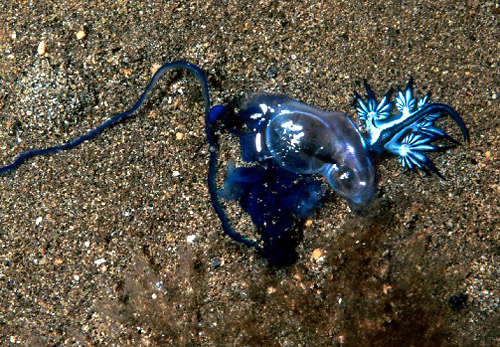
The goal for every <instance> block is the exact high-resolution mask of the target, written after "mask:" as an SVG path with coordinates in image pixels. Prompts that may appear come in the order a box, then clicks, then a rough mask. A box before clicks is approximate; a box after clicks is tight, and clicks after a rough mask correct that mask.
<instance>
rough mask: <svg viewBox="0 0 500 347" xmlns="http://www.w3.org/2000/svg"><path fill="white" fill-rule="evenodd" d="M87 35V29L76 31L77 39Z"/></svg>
mask: <svg viewBox="0 0 500 347" xmlns="http://www.w3.org/2000/svg"><path fill="white" fill-rule="evenodd" d="M85 36H87V34H86V33H85V31H83V30H80V31H78V32H77V33H76V39H77V40H82V39H84V38H85Z"/></svg>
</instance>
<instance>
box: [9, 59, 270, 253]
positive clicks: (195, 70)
mask: <svg viewBox="0 0 500 347" xmlns="http://www.w3.org/2000/svg"><path fill="white" fill-rule="evenodd" d="M173 69H183V70H188V71H189V72H191V73H192V74H193V75H194V77H196V79H197V80H198V82H200V85H201V89H202V93H203V99H204V101H205V107H204V111H205V133H206V136H207V140H208V144H209V149H210V156H209V168H208V178H207V183H208V191H209V194H210V199H211V202H212V205H213V207H214V210H215V212H216V214H217V216H218V217H219V219H220V221H221V224H222V228H223V230H224V232H225V233H226V234H227V235H229V236H230V237H231V238H233V239H234V240H235V241H237V242H240V243H243V244H245V245H247V246H249V247H253V248H256V249H257V250H258V251H260V247H259V246H258V245H257V243H256V242H254V241H252V240H250V239H248V238H246V237H244V236H242V235H240V234H239V233H237V232H236V231H234V229H233V228H232V227H231V225H230V223H229V220H228V218H227V215H226V213H225V212H224V210H223V208H222V206H221V204H220V202H219V196H218V194H217V185H216V181H215V180H216V171H217V169H216V166H217V150H216V141H215V136H214V132H213V129H212V125H213V124H214V123H215V121H216V120H217V116H218V113H220V112H221V111H222V110H223V108H222V106H215V107H214V109H213V111H212V112H211V111H210V94H209V90H208V83H207V78H206V76H205V73H204V72H203V70H202V69H200V68H199V67H198V66H196V65H193V64H191V63H188V62H186V61H175V62H171V63H166V64H164V65H162V66H161V67H160V68H159V69H158V70H157V71H156V72H155V74H154V75H153V77H152V78H151V80H150V81H149V83H148V84H147V86H146V88H145V89H144V91H143V92H142V94H141V95H140V97H139V99H138V100H137V101H136V102H135V104H134V105H133V106H132V107H131V108H129V109H128V110H126V111H124V112H122V113H119V114H117V115H115V116H113V117H111V118H109V119H108V120H106V121H105V122H104V123H102V124H101V125H99V126H98V127H96V128H95V129H93V130H90V131H89V132H87V133H86V134H85V135H82V136H80V137H78V138H76V139H74V140H71V141H69V142H67V143H65V144H62V145H57V146H52V147H47V148H43V149H32V150H29V151H26V152H23V153H21V154H20V155H19V156H18V157H17V158H16V160H14V162H13V163H11V164H8V165H6V166H3V167H1V168H0V175H2V174H6V173H8V172H10V171H13V170H15V169H16V168H18V167H19V166H20V165H21V164H23V163H24V162H25V161H26V160H27V159H29V158H31V157H36V156H41V155H48V154H52V153H55V152H59V151H63V150H68V149H72V148H75V147H77V146H78V145H80V144H81V143H83V142H85V141H88V140H90V139H92V138H93V137H94V136H96V135H97V134H99V133H100V132H102V131H103V130H104V129H106V128H108V127H110V126H112V125H114V124H116V123H117V122H119V121H121V120H123V119H125V118H127V117H129V116H130V115H132V114H133V113H135V112H136V111H137V110H138V109H139V107H141V105H142V104H143V103H144V101H145V100H146V97H147V95H148V94H149V92H150V91H151V90H152V89H153V87H154V86H155V85H156V83H157V82H158V80H159V79H160V77H162V76H163V75H164V74H165V73H167V72H168V71H170V70H173ZM221 108H222V109H221Z"/></svg>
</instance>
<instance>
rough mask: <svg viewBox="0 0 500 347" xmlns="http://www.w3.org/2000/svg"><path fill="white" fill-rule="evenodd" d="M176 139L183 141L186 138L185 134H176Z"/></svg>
mask: <svg viewBox="0 0 500 347" xmlns="http://www.w3.org/2000/svg"><path fill="white" fill-rule="evenodd" d="M175 138H176V139H177V140H182V139H183V138H184V134H183V133H176V134H175Z"/></svg>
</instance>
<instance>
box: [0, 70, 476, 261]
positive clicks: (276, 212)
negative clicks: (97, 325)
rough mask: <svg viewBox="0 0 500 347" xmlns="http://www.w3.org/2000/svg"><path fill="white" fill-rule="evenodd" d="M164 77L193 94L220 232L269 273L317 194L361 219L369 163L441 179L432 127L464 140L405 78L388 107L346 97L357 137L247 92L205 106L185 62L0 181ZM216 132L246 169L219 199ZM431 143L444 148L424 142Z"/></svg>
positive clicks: (342, 122) (368, 190) (328, 120)
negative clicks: (177, 74)
mask: <svg viewBox="0 0 500 347" xmlns="http://www.w3.org/2000/svg"><path fill="white" fill-rule="evenodd" d="M172 69H183V70H187V71H189V72H191V73H192V74H193V75H194V77H196V79H197V80H198V81H199V83H200V85H201V89H202V92H203V98H204V102H205V103H204V113H205V133H206V136H207V141H208V146H209V165H208V178H207V185H208V191H209V194H210V199H211V202H212V205H213V208H214V210H215V212H216V214H217V216H218V218H219V219H220V221H221V225H222V229H223V230H224V232H225V233H226V234H227V235H229V236H230V237H231V238H232V239H234V240H235V241H237V242H239V243H241V244H244V245H246V246H248V247H251V248H254V249H256V250H257V251H258V252H259V253H261V254H262V255H263V256H265V257H266V258H267V259H268V260H269V262H270V263H271V264H275V265H286V264H290V263H292V262H293V261H294V260H295V259H296V251H295V248H296V246H297V245H298V243H299V242H300V238H301V233H300V223H301V221H302V220H304V218H306V217H310V216H311V215H312V213H313V212H314V211H315V209H317V208H318V207H319V206H320V205H321V201H322V199H323V198H324V197H325V196H326V195H327V194H328V190H327V189H326V187H327V186H330V187H331V189H332V190H333V191H334V192H336V193H337V194H338V195H339V196H340V197H342V198H345V199H346V200H347V201H348V203H349V205H350V206H351V208H352V209H353V210H354V211H362V210H364V209H367V208H369V207H370V203H371V202H372V201H373V200H374V198H375V195H376V179H375V173H374V168H373V164H372V158H374V157H377V156H381V155H383V154H390V155H394V156H398V157H399V160H400V162H401V164H402V165H403V166H404V167H407V168H409V169H411V170H413V171H415V170H416V169H419V170H422V171H424V172H426V173H434V174H436V175H438V176H440V177H441V178H442V177H443V176H442V175H441V174H440V173H439V171H438V170H437V168H436V167H435V166H434V164H433V163H432V162H431V160H430V159H429V158H428V157H427V156H426V155H425V153H426V152H433V151H446V150H448V149H450V148H452V147H455V146H456V145H458V144H459V142H458V141H456V140H455V139H454V138H452V137H451V136H450V135H448V134H447V133H445V132H444V131H443V130H442V129H440V128H438V127H437V126H435V124H434V123H435V121H436V120H438V119H439V118H441V117H445V116H450V117H451V118H452V119H453V120H454V121H455V122H456V123H457V124H458V126H459V128H460V130H461V132H462V135H463V137H464V139H465V140H466V141H467V140H468V132H467V129H466V127H465V125H464V123H463V121H462V119H461V117H460V116H459V115H458V113H457V112H456V111H455V110H454V109H453V108H451V107H449V106H447V105H444V104H434V103H429V97H428V95H426V96H424V97H423V98H422V99H420V100H418V101H417V99H416V98H414V96H413V90H412V80H411V79H410V81H409V82H408V85H407V86H406V89H405V90H404V91H401V90H399V91H398V95H397V97H396V100H395V102H391V101H389V99H390V96H391V91H389V92H388V93H387V94H386V95H385V96H384V97H383V98H382V100H381V101H380V102H378V101H377V100H376V97H375V95H374V93H373V92H372V90H371V89H370V87H369V86H368V85H367V84H366V83H365V88H366V100H364V99H363V98H362V97H360V96H359V95H358V94H356V95H355V99H356V103H357V107H356V111H357V114H358V116H359V118H360V120H361V121H362V122H364V129H365V133H366V138H365V137H364V136H363V134H362V132H361V131H360V130H359V128H358V127H357V126H356V124H354V122H353V121H352V120H351V119H350V118H349V117H348V116H347V115H346V114H344V113H342V112H338V111H324V110H321V109H318V108H315V107H313V106H310V105H307V104H304V103H301V102H299V101H296V100H294V99H292V98H290V97H288V96H285V95H277V94H270V93H254V94H250V95H249V96H248V97H247V98H245V99H244V100H242V101H241V102H239V103H237V104H234V105H231V106H228V105H226V106H223V105H216V106H214V107H211V103H210V95H209V89H208V83H207V79H206V76H205V74H204V72H203V70H202V69H201V68H199V67H198V66H196V65H193V64H191V63H188V62H185V61H176V62H171V63H166V64H164V65H163V66H161V67H160V68H159V69H158V70H157V71H156V72H155V74H154V75H153V77H152V78H151V80H150V82H149V83H148V84H147V86H146V88H145V89H144V91H143V92H142V94H141V95H140V96H139V99H138V100H137V101H136V102H135V104H134V105H133V106H132V107H131V108H129V109H128V110H126V111H124V112H122V113H119V114H117V115H114V116H112V117H111V118H109V119H108V120H107V121H105V122H104V123H102V124H101V125H99V126H98V127H96V128H95V129H93V130H91V131H89V132H87V133H86V134H85V135H83V136H80V137H78V138H76V139H74V140H72V141H69V142H67V143H65V144H62V145H57V146H52V147H47V148H44V149H34V150H29V151H27V152H24V153H21V154H20V155H19V156H18V157H17V158H16V159H15V160H14V161H13V162H12V163H11V164H8V165H5V166H3V167H1V168H0V174H5V173H8V172H10V171H12V170H14V169H16V168H17V167H18V166H20V165H21V164H22V163H24V162H25V161H26V160H27V159H29V158H30V157H34V156H40V155H47V154H51V153H54V152H58V151H61V150H68V149H71V148H74V147H76V146H78V145H80V144H81V143H82V142H85V141H87V140H90V139H92V138H93V137H94V136H96V135H97V134H99V133H100V132H102V131H103V130H104V129H106V128H108V127H109V126H111V125H113V124H115V123H116V122H119V121H121V120H123V119H125V118H127V117H129V116H130V115H132V114H133V113H135V112H136V111H137V110H138V109H139V107H140V106H141V105H142V104H143V102H144V100H145V99H146V97H147V95H148V93H149V92H150V91H151V89H152V88H153V87H154V86H155V84H156V82H157V81H158V79H159V78H160V77H161V76H163V75H164V74H165V73H166V72H168V71H170V70H172ZM394 105H395V106H396V109H397V111H394ZM219 130H221V131H224V130H225V131H227V132H229V133H231V134H234V135H236V136H238V137H239V140H240V146H241V158H242V160H243V161H244V162H246V163H248V164H247V165H244V166H240V167H236V166H235V163H234V161H230V162H229V163H228V164H227V173H226V176H225V179H224V183H223V187H222V189H221V190H219V189H218V187H217V184H216V174H217V151H218V141H217V134H216V133H217V131H219ZM438 140H446V141H448V143H451V144H450V145H445V146H439V145H436V144H434V143H433V142H435V141H438ZM321 176H323V177H324V180H323V179H321ZM325 182H327V183H326V184H325ZM221 197H222V198H224V199H226V200H237V201H238V202H239V204H240V206H241V208H242V209H243V210H244V211H246V212H247V213H248V214H249V215H250V217H251V220H252V222H253V224H254V226H255V228H256V231H257V234H259V235H260V238H259V240H254V239H251V238H248V237H245V236H243V235H242V234H240V233H238V232H237V231H236V230H234V228H233V227H232V226H231V224H230V221H229V219H228V217H227V215H226V213H225V210H224V208H223V206H222V204H221V201H220V198H221Z"/></svg>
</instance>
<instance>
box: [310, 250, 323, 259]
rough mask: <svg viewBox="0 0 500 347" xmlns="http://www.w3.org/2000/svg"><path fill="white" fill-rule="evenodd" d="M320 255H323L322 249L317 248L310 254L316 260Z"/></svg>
mask: <svg viewBox="0 0 500 347" xmlns="http://www.w3.org/2000/svg"><path fill="white" fill-rule="evenodd" d="M322 256H323V251H321V249H319V248H316V249H315V250H314V251H313V252H312V254H311V259H312V260H314V261H318V260H320V258H321V257H322Z"/></svg>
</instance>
